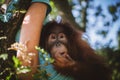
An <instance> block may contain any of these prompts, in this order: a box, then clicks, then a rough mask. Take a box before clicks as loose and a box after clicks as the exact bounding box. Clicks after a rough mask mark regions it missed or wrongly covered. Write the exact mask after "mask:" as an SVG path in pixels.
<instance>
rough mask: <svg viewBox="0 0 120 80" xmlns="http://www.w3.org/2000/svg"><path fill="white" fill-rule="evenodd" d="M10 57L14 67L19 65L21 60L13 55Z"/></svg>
mask: <svg viewBox="0 0 120 80" xmlns="http://www.w3.org/2000/svg"><path fill="white" fill-rule="evenodd" d="M12 59H13V61H14V67H15V68H17V67H19V66H20V65H21V62H20V60H19V59H18V58H17V57H15V56H13V57H12Z"/></svg>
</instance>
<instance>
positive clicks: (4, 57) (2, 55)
mask: <svg viewBox="0 0 120 80" xmlns="http://www.w3.org/2000/svg"><path fill="white" fill-rule="evenodd" d="M0 58H2V59H3V60H6V59H8V54H1V55H0Z"/></svg>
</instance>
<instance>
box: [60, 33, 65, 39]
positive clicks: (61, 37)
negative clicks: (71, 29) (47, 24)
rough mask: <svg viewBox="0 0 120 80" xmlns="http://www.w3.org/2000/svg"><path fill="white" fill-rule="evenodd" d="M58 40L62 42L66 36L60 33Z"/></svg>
mask: <svg viewBox="0 0 120 80" xmlns="http://www.w3.org/2000/svg"><path fill="white" fill-rule="evenodd" d="M58 38H59V39H61V40H62V39H66V36H65V34H64V33H59V35H58Z"/></svg>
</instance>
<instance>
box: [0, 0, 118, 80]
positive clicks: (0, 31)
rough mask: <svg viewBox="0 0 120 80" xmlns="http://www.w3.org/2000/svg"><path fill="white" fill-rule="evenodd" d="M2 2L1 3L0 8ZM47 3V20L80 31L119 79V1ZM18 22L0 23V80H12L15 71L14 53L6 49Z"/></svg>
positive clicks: (60, 0)
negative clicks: (48, 7) (49, 9)
mask: <svg viewBox="0 0 120 80" xmlns="http://www.w3.org/2000/svg"><path fill="white" fill-rule="evenodd" d="M3 1H4V0H0V5H2V3H3ZM21 1H22V0H21ZM25 1H26V3H27V1H30V0H25ZM50 4H51V6H52V11H51V13H50V14H49V15H48V17H47V20H48V21H50V20H56V21H58V22H60V21H61V20H62V21H65V22H69V23H71V24H72V25H73V26H74V27H76V28H78V29H80V30H81V31H83V33H84V38H85V39H86V40H87V41H88V43H89V44H90V46H91V47H92V48H93V49H94V50H95V51H96V52H97V54H100V55H102V56H104V57H105V58H106V59H107V60H108V63H109V65H110V67H111V68H112V70H113V75H112V80H120V0H50ZM18 6H20V5H18ZM24 7H25V9H26V6H24ZM16 11H17V10H16ZM0 15H3V14H2V13H0ZM20 17H21V16H20ZM19 19H20V18H18V17H17V18H15V19H13V21H12V20H11V21H9V22H8V23H3V22H1V21H0V80H15V79H10V77H11V76H12V75H13V74H14V73H13V72H14V71H15V70H14V68H15V67H14V64H13V63H15V62H16V64H18V62H17V59H16V60H15V59H14V60H13V59H12V57H11V56H12V54H11V53H13V52H11V51H7V50H6V49H7V47H8V46H9V45H10V44H11V43H13V42H14V37H15V32H16V30H17V29H16V28H18V27H17V26H18V25H20V23H19V22H20V20H19ZM17 21H18V23H19V24H17V25H16V24H15V22H17ZM11 26H13V27H11ZM4 36H7V39H6V37H4ZM3 53H7V54H8V53H10V54H8V55H9V56H7V55H6V54H3ZM7 57H8V58H7ZM11 62H12V63H11ZM15 74H16V73H15ZM6 76H7V77H6ZM13 77H14V76H13Z"/></svg>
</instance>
